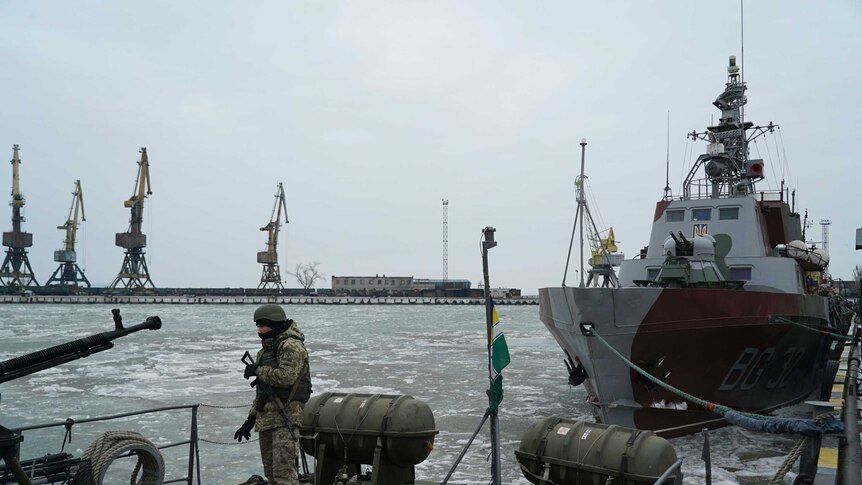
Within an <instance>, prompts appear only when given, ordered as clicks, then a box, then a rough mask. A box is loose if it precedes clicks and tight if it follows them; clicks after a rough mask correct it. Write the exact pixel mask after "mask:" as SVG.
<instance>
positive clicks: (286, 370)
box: [249, 322, 308, 432]
mask: <svg viewBox="0 0 862 485" xmlns="http://www.w3.org/2000/svg"><path fill="white" fill-rule="evenodd" d="M304 341H305V335H304V334H303V333H302V331H301V330H300V329H299V326H298V325H297V324H296V322H293V324H292V325H291V326H290V328H288V329H287V330H285V331H284V332H282V333H281V334H279V335H277V336H276V337H275V338H271V339H266V340H264V341H263V348H262V349H261V350H259V351H258V352H257V358H256V359H255V362H257V363H258V364H260V363H261V357H262V356H263V353H264V350H268V349H275V350H276V356H277V359H278V366H277V367H268V366H260V367H258V368H257V372H256V374H257V378H258V380H259V382H263V383H265V384H269V385H270V386H272V387H275V388H286V387H290V386H292V385H293V384H294V383H296V382H297V381H298V380H299V377H300V373H302V372H303V370H305V371H306V372H308V369H305V362H306V360H307V359H308V352H307V351H306V350H305V345H304V344H303V342H304ZM261 397H262V396H261V395H260V393H258V394H257V395H255V398H254V402H253V403H252V405H251V410H250V411H249V415H250V416H256V422H255V425H254V429H255V430H257V431H258V432H260V431H266V430H269V429H274V428H278V427H281V426H284V421H283V420H282V418H281V416H279V411H278V408H277V406H276V404H275V401H274V400H272V399H267V403H266V404H265V405H264V407H263V409H262V410H261V411H258V410H257V400H258V399H260V398H261ZM285 404H287V412H286V415H287V417H288V420H289V421H290V425H291V427H293V428H294V429H297V430H298V429H299V426H300V425H301V424H302V410H303V408H304V407H305V403H302V402H297V401H292V402H290V403H289V404H288V403H285Z"/></svg>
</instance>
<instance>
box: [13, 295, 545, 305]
mask: <svg viewBox="0 0 862 485" xmlns="http://www.w3.org/2000/svg"><path fill="white" fill-rule="evenodd" d="M0 303H27V304H80V305H87V304H104V303H110V304H165V305H169V304H175V305H197V304H200V305H231V304H237V305H242V304H252V305H260V304H263V303H277V304H280V305H480V306H481V305H484V304H485V300H484V299H482V298H448V297H406V296H405V297H400V296H381V297H372V296H284V295H269V296H223V295H206V296H204V295H202V296H195V295H181V296H177V295H174V296H164V295H0ZM494 304H495V305H538V304H539V299H538V297H519V298H501V299H495V300H494Z"/></svg>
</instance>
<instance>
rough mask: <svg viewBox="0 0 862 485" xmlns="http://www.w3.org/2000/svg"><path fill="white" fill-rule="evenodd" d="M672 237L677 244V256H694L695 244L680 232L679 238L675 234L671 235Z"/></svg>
mask: <svg viewBox="0 0 862 485" xmlns="http://www.w3.org/2000/svg"><path fill="white" fill-rule="evenodd" d="M670 237H671V238H672V239H673V242H674V243H676V255H677V256H692V255H694V243H692V242H691V241H689V240H688V239H686V238H685V236H684V235H683V234H682V231H680V232H679V238H677V237H676V236H675V235H674V234H673V232H671V233H670Z"/></svg>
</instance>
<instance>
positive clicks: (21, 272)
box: [0, 145, 39, 289]
mask: <svg viewBox="0 0 862 485" xmlns="http://www.w3.org/2000/svg"><path fill="white" fill-rule="evenodd" d="M18 150H19V148H18V145H12V160H11V163H12V202H11V203H10V204H9V205H11V206H12V230H11V231H7V232H4V233H3V245H4V246H6V247H7V248H8V249H7V250H6V258H4V259H3V264H2V265H0V287H3V286H5V287H8V288H14V289H18V288H31V287H36V286H39V283H38V282H37V281H36V277H35V276H34V275H33V268H31V267H30V260H29V259H28V258H27V248H29V247H30V246H32V245H33V235H32V234H30V233H29V232H24V231H22V230H21V223H22V222H24V211H23V209H24V203H25V200H24V194H22V193H21V188H20V182H19V180H20V178H19V174H18V172H19V166H20V165H21V159H20V158H19V157H18Z"/></svg>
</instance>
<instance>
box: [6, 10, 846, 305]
mask: <svg viewBox="0 0 862 485" xmlns="http://www.w3.org/2000/svg"><path fill="white" fill-rule="evenodd" d="M860 5H862V4H860V2H858V1H851V0H833V1H829V2H810V1H757V2H748V3H747V4H746V19H745V24H746V27H745V80H746V82H747V83H748V86H749V91H748V96H749V104H748V106H747V108H746V118H747V119H749V120H752V121H754V122H755V123H757V124H766V123H768V122H769V121H773V122H775V123H778V124H780V126H781V132H782V138H783V142H784V151H785V152H786V159H787V161H788V164H789V166H790V171H789V173H788V172H787V171H781V170H779V169H780V164H779V163H778V159H777V158H776V154H775V151H776V150H775V149H774V146H773V152H772V153H771V156H767V154H766V153H761V155H763V157H764V158H766V159H767V160H766V163H767V169H766V174H767V176H769V177H770V181H769V183H770V184H771V186H772V187H773V188H774V187H777V186H778V183H779V182H778V180H779V179H780V178H781V173H782V172H783V173H784V176H785V178H787V181H788V183H790V184H791V185H793V186H794V187H797V188H798V196H797V200H798V205H799V208H800V210H804V209H806V208H807V209H808V211H809V215H810V217H811V218H812V219H813V220H814V221H815V225H814V227H812V228H811V229H810V230H809V231H810V234H813V236H814V237H813V238H812V239H814V240H817V241H819V240H820V229H821V227H820V225H819V224H817V222H819V221H820V219H827V218H828V219H830V220H831V221H832V225H831V238H830V239H831V241H830V243H831V244H830V246H831V247H830V249H831V251H830V252H831V253H832V264H831V271H832V273H833V275H834V276H836V277H839V278H847V279H849V278H850V277H851V270H852V267H853V266H854V265H855V264H857V263H859V262H860V261H862V253H858V252H855V251H854V250H853V249H854V248H853V244H854V240H855V228H856V227H859V226H862V216H860V206H862V195H860V174H862V170H861V169H860V160H859V144H858V141H859V139H860V136H859V133H860V127H862V115H860V106H862V89H860V86H862V62H860V59H862V57H860V56H862V54H860V52H862V28H860V25H862V7H860ZM0 18H2V21H3V22H2V23H3V27H2V29H0V59H2V61H3V63H2V68H0V99H2V101H3V102H2V111H0V157H2V158H4V159H6V160H8V159H10V158H11V154H12V145H13V144H16V143H17V144H20V145H21V159H22V165H21V186H22V190H23V192H24V195H25V197H26V207H25V211H26V217H27V221H26V223H25V226H24V227H25V230H27V231H28V232H31V233H33V235H34V245H33V247H32V248H31V250H30V261H31V263H32V265H33V267H34V270H35V273H36V277H37V279H38V280H39V282H40V283H44V282H45V280H47V279H48V277H49V276H50V274H51V272H52V271H53V270H54V269H55V268H56V265H57V263H55V262H53V251H54V250H55V249H58V248H59V247H60V245H61V243H62V240H63V232H62V231H60V230H57V229H56V226H58V225H60V224H62V223H63V222H64V221H65V218H66V214H67V211H68V208H69V204H70V202H71V197H72V195H71V192H72V190H73V184H74V181H75V180H76V179H80V180H81V185H82V187H83V190H84V201H85V209H86V216H87V222H85V223H84V224H83V225H82V227H81V231H80V241H79V246H78V258H79V262H80V263H82V265H83V266H84V267H85V269H86V273H87V276H88V277H89V279H90V280H91V281H92V282H94V283H96V284H107V283H109V282H110V281H111V280H112V279H113V278H114V276H115V275H116V273H117V272H118V270H119V269H120V264H121V262H122V259H123V251H122V249H121V248H118V247H116V246H114V244H113V243H114V233H116V232H122V231H125V230H126V229H127V227H128V218H129V211H128V209H126V208H124V207H123V201H124V200H125V199H127V198H128V197H129V196H131V195H132V190H133V183H134V178H135V174H136V170H137V165H136V163H135V162H136V161H137V160H138V158H139V154H138V150H139V148H140V147H142V146H146V147H147V149H148V153H149V158H150V164H151V179H152V190H153V194H152V196H150V198H149V199H147V208H146V210H145V220H144V231H145V232H146V234H147V235H148V238H149V246H148V248H147V258H148V261H149V264H150V272H151V275H152V278H153V281H154V282H155V284H156V285H157V286H160V287H186V286H192V287H197V286H209V287H225V286H230V287H256V286H257V284H258V282H259V280H260V272H261V268H260V265H259V264H257V263H256V252H257V251H259V250H262V249H264V243H265V240H266V235H265V233H263V232H260V231H259V228H260V227H262V226H263V225H264V224H266V223H267V222H268V220H269V217H270V211H271V208H272V203H273V200H274V199H273V196H274V194H275V191H276V184H277V183H278V182H283V183H284V186H285V191H286V194H287V207H288V212H289V216H290V224H289V225H288V226H287V227H286V231H283V232H282V237H281V244H280V247H279V251H280V260H281V265H282V271H283V272H284V271H285V270H291V269H292V268H293V267H294V266H295V264H296V263H299V262H309V261H319V262H320V264H321V269H322V270H323V271H324V272H325V273H326V274H327V276H331V275H345V274H350V275H360V274H384V273H385V274H388V275H408V276H409V275H413V276H415V277H417V278H440V277H442V273H443V269H442V252H443V251H442V239H443V236H442V232H443V231H442V205H441V199H443V198H446V199H448V200H449V204H450V205H449V277H450V278H465V279H470V280H471V281H473V284H474V285H475V284H476V283H477V282H478V280H479V279H480V277H481V274H482V263H481V257H480V253H479V244H478V242H479V239H480V237H481V229H482V227H484V226H487V225H491V226H494V227H496V228H497V240H498V241H499V246H498V247H497V248H495V249H493V250H492V252H491V257H490V266H491V284H492V286H511V287H520V288H523V290H524V292H525V293H527V294H534V293H536V292H537V288H539V287H542V286H556V285H559V284H560V282H561V279H562V274H563V266H564V264H565V260H566V251H567V248H568V241H569V235H570V232H571V228H572V218H573V216H574V209H575V196H574V179H575V176H576V174H577V171H578V169H579V163H580V161H579V160H580V147H579V146H578V142H579V141H580V139H581V138H582V137H584V138H587V140H588V143H589V145H588V146H587V175H588V177H589V184H590V187H591V189H592V192H593V194H594V196H595V203H596V206H595V207H594V209H593V210H594V211H598V212H600V213H601V216H602V217H601V219H602V221H603V222H604V224H603V225H604V226H613V227H614V230H615V232H616V235H617V237H618V239H619V240H620V241H621V249H622V250H623V251H624V252H625V253H626V255H627V257H630V256H633V255H635V254H636V253H637V251H638V249H639V248H640V247H642V246H643V245H645V244H646V243H647V241H648V238H649V231H650V227H651V223H652V215H653V212H654V207H655V202H656V201H657V200H658V199H660V197H661V195H662V189H663V188H664V185H665V180H664V179H665V153H666V117H667V112H668V111H670V119H671V122H670V130H671V132H670V164H671V166H670V174H671V175H670V178H671V186H672V187H673V189H674V193H677V192H678V191H679V186H680V180H681V178H682V177H683V176H684V170H686V169H685V168H684V167H685V166H687V165H688V164H689V163H690V162H691V159H692V158H693V157H696V155H697V153H699V152H701V151H705V146H704V145H703V144H699V145H697V146H696V149H695V151H694V154H693V157H692V156H691V155H689V156H686V137H685V134H686V133H687V132H691V131H692V130H695V129H696V130H698V131H702V130H703V129H704V128H705V127H706V126H707V125H708V124H709V123H710V119H711V117H713V116H715V118H716V119H717V115H718V114H719V111H718V110H717V109H715V108H714V107H713V106H712V101H713V100H714V99H715V98H716V96H717V95H718V94H719V93H720V92H721V91H722V90H723V88H724V83H725V81H726V66H727V58H728V56H729V55H737V56H739V54H740V35H739V34H740V26H739V5H738V3H735V2H691V1H676V2H671V1H668V2H644V1H641V2H614V1H592V2H573V1H541V2H540V1H517V2H516V1H488V2H484V1H451V2H447V1H433V2H410V1H397V2H396V1H393V2H386V3H384V2H367V1H350V2H311V1H308V2H281V1H279V2H275V1H272V2H270V1H236V2H221V1H213V0H206V1H197V2H194V1H182V2H177V1H149V2H104V1H78V2H67V1H40V2H12V1H7V2H2V3H0ZM778 141H779V147H780V140H778ZM764 151H765V150H764ZM754 155H755V156H757V153H754ZM782 155H783V154H782ZM782 160H783V158H782ZM4 166H5V168H4ZM4 166H0V187H6V189H2V190H3V192H2V193H3V194H8V188H9V187H10V186H11V169H10V166H9V165H5V164H4ZM761 187H762V188H768V187H766V186H765V185H762V186H761ZM3 207H5V208H4V209H2V210H3V211H9V212H8V213H7V215H3V216H2V221H5V222H2V224H0V226H2V227H0V229H2V230H4V231H6V230H9V229H10V228H11V222H10V220H9V215H8V214H9V213H11V209H9V208H8V207H7V206H6V205H5V204H4V205H3ZM4 249H5V248H4ZM288 278H289V277H288ZM569 278H570V280H569V281H570V282H572V281H576V278H577V275H574V276H572V275H571V273H570V276H569ZM329 283H330V281H329V278H327V279H326V280H325V281H324V283H323V285H321V286H323V287H328V286H329ZM289 285H290V286H295V285H296V284H295V281H290V282H289Z"/></svg>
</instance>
